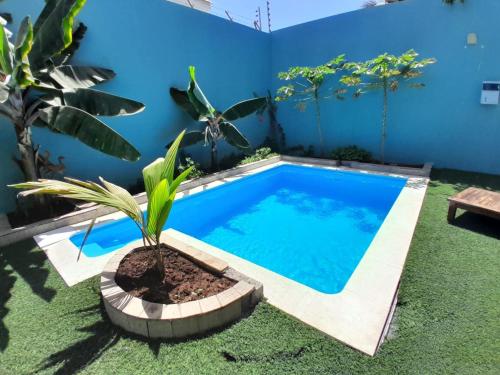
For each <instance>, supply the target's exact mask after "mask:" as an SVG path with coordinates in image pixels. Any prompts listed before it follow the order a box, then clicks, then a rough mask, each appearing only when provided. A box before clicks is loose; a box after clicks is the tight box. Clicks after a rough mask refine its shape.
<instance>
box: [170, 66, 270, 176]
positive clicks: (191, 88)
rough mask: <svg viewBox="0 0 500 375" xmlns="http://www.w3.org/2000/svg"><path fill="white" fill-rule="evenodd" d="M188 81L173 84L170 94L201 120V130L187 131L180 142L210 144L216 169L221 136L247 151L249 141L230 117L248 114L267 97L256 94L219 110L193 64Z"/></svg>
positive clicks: (260, 106) (257, 109)
mask: <svg viewBox="0 0 500 375" xmlns="http://www.w3.org/2000/svg"><path fill="white" fill-rule="evenodd" d="M189 76H190V81H189V85H188V89H187V91H182V90H179V89H176V88H174V87H172V88H171V89H170V95H171V96H172V99H173V100H174V101H175V103H176V104H177V105H179V106H180V107H181V108H182V109H183V110H184V111H185V112H186V113H187V114H189V116H191V118H192V119H193V120H195V121H199V122H201V123H202V124H203V128H202V130H199V131H198V130H197V131H190V132H188V133H187V134H186V137H185V138H184V142H183V146H190V145H194V144H197V143H200V142H204V144H205V145H210V146H211V153H212V170H215V169H217V142H218V141H219V140H221V139H224V140H225V141H226V142H227V143H229V144H230V145H232V146H234V147H236V148H237V149H239V150H242V151H243V152H248V151H249V150H250V149H251V147H250V142H248V140H247V139H246V138H245V136H244V135H243V134H241V132H240V131H239V130H238V128H237V127H236V126H235V125H234V124H232V123H231V122H232V121H235V120H238V119H241V118H244V117H247V116H249V115H251V114H252V113H255V112H257V111H259V110H260V109H261V108H262V107H263V106H265V105H266V100H267V99H266V98H265V97H259V98H253V99H249V100H244V101H242V102H239V103H237V104H235V105H233V106H231V107H230V108H228V109H226V110H225V111H224V112H219V111H217V110H215V108H214V107H213V106H212V104H210V102H209V101H208V99H207V97H206V96H205V94H204V93H203V91H202V90H201V88H200V86H199V85H198V83H197V81H196V70H195V67H194V66H190V67H189Z"/></svg>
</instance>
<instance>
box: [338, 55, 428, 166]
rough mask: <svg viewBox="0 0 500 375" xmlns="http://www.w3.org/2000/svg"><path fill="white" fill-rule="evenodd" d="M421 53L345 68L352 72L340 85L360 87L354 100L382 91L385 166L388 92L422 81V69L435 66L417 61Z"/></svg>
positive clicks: (375, 59) (420, 85)
mask: <svg viewBox="0 0 500 375" xmlns="http://www.w3.org/2000/svg"><path fill="white" fill-rule="evenodd" d="M417 57H418V53H417V52H415V51H414V50H409V51H407V52H405V53H403V54H402V55H401V56H394V55H390V54H388V53H384V54H383V55H380V56H377V57H375V58H374V59H372V60H368V61H365V62H351V63H347V64H346V65H345V68H346V69H347V70H350V71H351V72H350V74H349V75H345V76H343V77H342V78H341V79H340V81H341V82H342V83H343V84H345V85H347V86H353V87H358V89H357V90H356V91H355V93H354V97H355V98H358V97H360V96H361V95H362V94H363V93H365V91H364V90H365V89H366V90H382V92H383V109H382V129H381V140H380V161H381V162H382V163H384V162H385V142H386V139H387V115H388V106H389V92H396V91H398V89H399V87H400V83H401V81H408V80H410V79H413V78H416V77H420V76H421V75H422V74H423V72H422V68H424V67H426V66H427V65H429V64H434V63H435V62H436V60H435V59H433V58H429V59H423V60H417ZM424 86H425V85H424V84H423V83H412V84H410V87H412V88H422V87H424Z"/></svg>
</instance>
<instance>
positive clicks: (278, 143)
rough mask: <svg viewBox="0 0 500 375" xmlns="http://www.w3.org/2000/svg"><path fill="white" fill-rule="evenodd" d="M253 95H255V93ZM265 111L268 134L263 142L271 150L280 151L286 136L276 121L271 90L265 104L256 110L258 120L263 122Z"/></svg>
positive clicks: (275, 109)
mask: <svg viewBox="0 0 500 375" xmlns="http://www.w3.org/2000/svg"><path fill="white" fill-rule="evenodd" d="M254 96H255V97H257V95H256V94H254ZM265 112H267V114H268V117H269V135H268V136H267V137H266V140H265V141H264V144H265V145H266V146H269V147H271V149H272V150H273V151H277V152H281V151H282V150H283V149H284V148H285V145H286V137H285V131H284V129H283V127H282V126H281V124H280V123H279V121H278V106H277V104H276V99H275V98H274V97H273V95H272V94H271V91H268V93H267V101H266V105H265V106H264V107H262V108H261V109H259V110H258V111H257V116H258V117H259V120H260V122H264V113H265Z"/></svg>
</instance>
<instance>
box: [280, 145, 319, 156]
mask: <svg viewBox="0 0 500 375" xmlns="http://www.w3.org/2000/svg"><path fill="white" fill-rule="evenodd" d="M284 154H285V155H290V156H303V157H313V156H314V154H315V152H314V146H312V145H309V147H307V148H305V147H304V146H303V145H297V146H291V147H288V148H286V149H285V152H284Z"/></svg>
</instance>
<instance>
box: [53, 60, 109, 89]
mask: <svg viewBox="0 0 500 375" xmlns="http://www.w3.org/2000/svg"><path fill="white" fill-rule="evenodd" d="M48 75H49V76H50V78H52V79H53V80H54V81H55V82H56V83H57V84H58V85H60V86H61V88H68V89H70V88H71V89H76V88H89V87H92V86H95V85H97V84H99V83H103V82H106V81H109V80H110V79H113V78H114V77H115V75H116V74H115V72H113V71H112V70H110V69H104V68H96V67H91V66H73V65H60V66H58V67H56V68H54V69H53V70H51V71H50V72H48Z"/></svg>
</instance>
